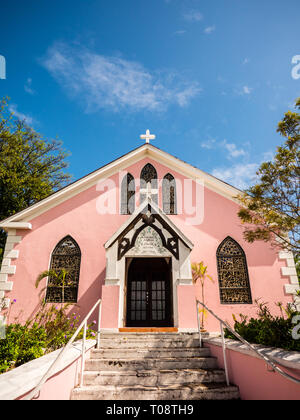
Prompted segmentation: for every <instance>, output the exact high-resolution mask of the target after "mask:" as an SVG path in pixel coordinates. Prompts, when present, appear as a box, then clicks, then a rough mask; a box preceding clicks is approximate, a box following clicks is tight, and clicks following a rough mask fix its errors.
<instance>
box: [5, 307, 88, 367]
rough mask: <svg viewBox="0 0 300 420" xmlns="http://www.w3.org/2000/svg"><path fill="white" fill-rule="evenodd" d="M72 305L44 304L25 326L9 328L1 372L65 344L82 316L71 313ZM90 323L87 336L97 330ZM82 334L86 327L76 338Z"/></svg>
mask: <svg viewBox="0 0 300 420" xmlns="http://www.w3.org/2000/svg"><path fill="white" fill-rule="evenodd" d="M69 306H70V304H63V305H49V304H45V303H42V304H41V306H40V309H39V311H38V313H37V314H36V315H35V316H34V317H33V319H31V320H28V321H27V322H26V323H25V325H21V324H19V323H15V324H10V325H8V326H7V327H6V331H5V339H2V340H0V373H4V372H7V371H8V370H10V369H13V368H14V367H17V366H20V365H22V364H23V363H27V362H29V361H30V360H33V359H36V358H38V357H41V356H43V355H44V354H47V353H50V352H52V351H54V350H56V349H58V348H61V347H63V346H64V345H65V344H67V342H68V341H69V340H70V338H71V337H72V335H73V334H74V332H75V331H76V329H77V328H78V326H79V324H80V316H79V315H76V314H75V313H72V314H69V313H68V308H69ZM93 324H95V321H94V322H93V323H92V324H90V325H88V330H87V338H94V337H95V335H96V334H95V332H94V331H93V330H92V326H93ZM82 337H83V329H82V330H81V332H80V333H79V334H78V336H77V338H76V339H81V338H82Z"/></svg>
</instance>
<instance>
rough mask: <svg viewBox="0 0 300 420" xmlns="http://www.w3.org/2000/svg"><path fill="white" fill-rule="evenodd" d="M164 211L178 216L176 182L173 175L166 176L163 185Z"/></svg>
mask: <svg viewBox="0 0 300 420" xmlns="http://www.w3.org/2000/svg"><path fill="white" fill-rule="evenodd" d="M162 196H163V211H164V212H165V213H166V214H176V213H177V209H176V182H175V178H174V177H173V175H171V174H167V175H165V176H164V179H163V183H162Z"/></svg>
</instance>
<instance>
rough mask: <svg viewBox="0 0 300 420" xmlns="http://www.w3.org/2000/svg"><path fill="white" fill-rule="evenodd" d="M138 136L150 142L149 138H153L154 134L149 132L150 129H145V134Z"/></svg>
mask: <svg viewBox="0 0 300 420" xmlns="http://www.w3.org/2000/svg"><path fill="white" fill-rule="evenodd" d="M140 137H141V139H142V140H146V143H150V140H154V139H155V137H156V136H155V135H154V134H150V130H146V134H142V135H141V136H140Z"/></svg>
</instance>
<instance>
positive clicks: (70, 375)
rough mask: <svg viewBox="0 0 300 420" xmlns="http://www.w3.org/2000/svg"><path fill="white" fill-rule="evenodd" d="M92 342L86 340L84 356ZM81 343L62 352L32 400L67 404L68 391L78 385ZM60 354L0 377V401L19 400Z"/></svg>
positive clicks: (49, 355)
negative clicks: (55, 401)
mask: <svg viewBox="0 0 300 420" xmlns="http://www.w3.org/2000/svg"><path fill="white" fill-rule="evenodd" d="M95 345H96V341H95V340H87V342H86V356H87V357H88V356H89V352H90V350H91V348H93V347H95ZM81 350H82V342H81V341H77V342H76V343H74V344H73V345H72V346H71V348H70V349H69V350H68V351H67V352H66V354H65V357H64V358H63V360H61V362H60V363H59V364H58V366H57V367H56V369H55V370H54V372H53V373H52V375H51V377H50V378H49V379H48V380H47V382H46V383H45V384H44V385H43V387H42V389H41V391H40V393H39V394H38V396H37V397H36V398H35V399H36V400H69V399H70V394H71V390H72V389H73V388H74V387H75V386H76V385H78V376H79V375H78V374H79V372H80V368H81ZM60 351H61V350H60V349H59V350H56V351H54V352H52V353H49V354H47V355H46V356H43V357H40V358H38V359H35V360H32V361H31V362H28V363H26V364H24V365H22V366H19V367H18V368H15V369H13V370H11V371H10V372H7V373H3V374H2V375H0V400H22V399H24V398H25V397H26V395H27V394H29V392H30V391H32V390H33V389H34V388H35V387H36V386H37V385H38V383H39V381H40V380H41V378H42V377H43V376H44V374H45V373H46V372H47V370H48V369H49V367H50V366H51V364H52V363H53V362H54V360H55V359H56V358H57V356H58V354H59V352H60Z"/></svg>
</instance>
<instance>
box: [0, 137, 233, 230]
mask: <svg viewBox="0 0 300 420" xmlns="http://www.w3.org/2000/svg"><path fill="white" fill-rule="evenodd" d="M146 157H148V158H151V159H154V160H156V161H158V162H160V163H161V164H163V165H165V166H167V167H168V168H170V169H171V170H172V169H173V170H174V171H176V172H178V173H180V174H182V175H183V176H186V177H189V178H192V179H195V180H196V179H199V178H201V179H202V180H203V181H204V185H205V187H207V188H209V189H211V190H213V191H215V192H217V193H218V194H220V195H222V196H224V197H226V198H228V199H230V200H232V201H235V202H237V200H236V198H235V197H236V195H237V194H239V193H241V191H240V190H239V189H237V188H235V187H233V186H231V185H229V184H227V183H226V182H224V181H221V180H219V179H218V178H216V177H214V176H212V175H209V174H208V173H206V172H204V171H202V170H200V169H198V168H195V167H194V166H192V165H190V164H188V163H186V162H184V161H182V160H180V159H178V158H176V157H174V156H172V155H170V154H169V153H167V152H164V151H163V150H161V149H159V148H158V147H156V146H153V145H152V144H150V143H146V144H143V145H142V146H139V147H138V148H136V149H134V150H132V151H131V152H129V153H127V154H125V155H123V156H121V157H119V158H118V159H116V160H113V161H112V162H110V163H108V164H106V165H104V166H102V167H101V168H99V169H97V170H95V171H93V172H91V173H90V174H88V175H86V176H84V177H83V178H80V179H78V180H77V181H75V182H73V183H71V184H69V185H68V186H66V187H64V188H62V189H60V190H59V191H56V192H54V193H53V194H51V195H49V196H48V197H46V198H44V199H43V200H41V201H39V202H37V203H35V204H33V205H32V206H30V207H27V208H26V209H25V210H22V211H20V212H18V213H16V214H14V215H12V216H10V217H8V218H7V219H5V220H3V221H2V222H1V223H0V227H3V228H8V227H10V224H11V223H12V222H14V223H15V225H16V223H18V222H29V221H30V220H32V219H33V218H34V217H37V216H38V215H40V214H42V213H44V212H46V211H47V210H49V209H51V208H53V207H55V206H57V205H58V204H61V203H63V202H64V201H66V200H67V199H69V198H71V197H73V196H74V195H76V194H78V193H80V192H82V191H84V190H86V189H88V188H90V187H91V186H93V185H96V184H97V182H98V181H99V179H105V178H108V177H110V176H111V175H113V174H115V173H117V172H118V171H120V170H126V168H127V167H128V166H130V165H132V164H134V163H135V162H137V161H139V160H141V159H143V158H146ZM15 227H16V226H15ZM20 228H21V227H20Z"/></svg>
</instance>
